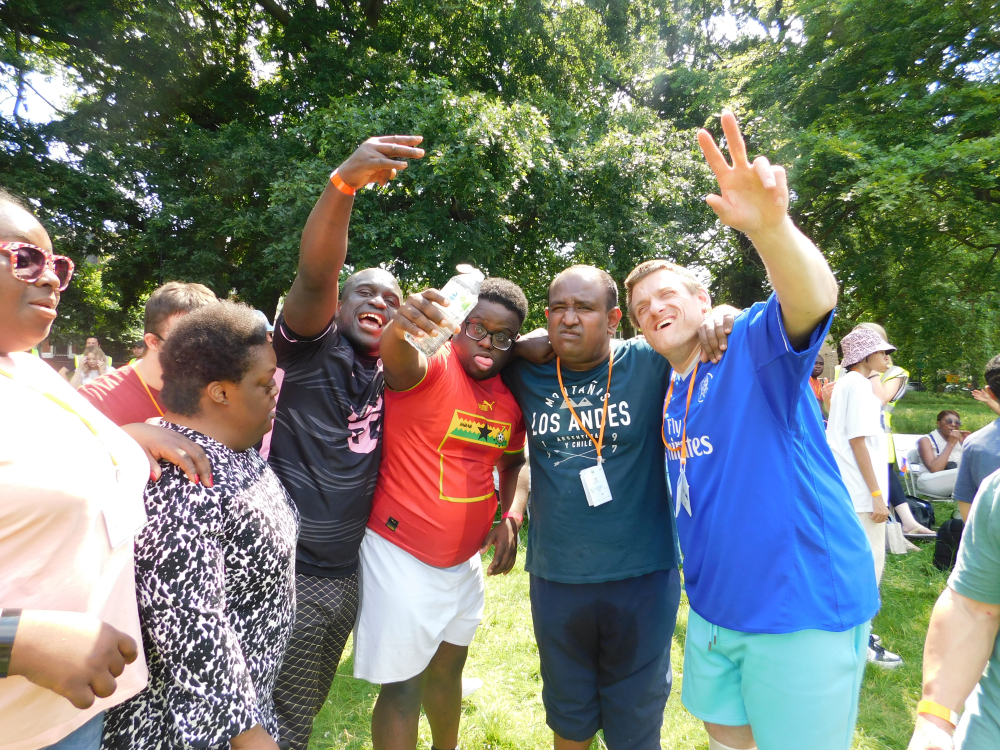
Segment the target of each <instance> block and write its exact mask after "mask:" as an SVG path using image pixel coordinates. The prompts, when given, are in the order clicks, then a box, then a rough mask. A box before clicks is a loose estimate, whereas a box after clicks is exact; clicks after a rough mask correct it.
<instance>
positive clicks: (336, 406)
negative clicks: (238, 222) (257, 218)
mask: <svg viewBox="0 0 1000 750" xmlns="http://www.w3.org/2000/svg"><path fill="white" fill-rule="evenodd" d="M421 140H422V139H421V137H420V136H386V137H381V138H371V139H369V140H367V141H366V142H365V143H363V144H362V145H361V146H359V147H358V149H357V150H356V151H355V152H354V153H353V154H351V156H350V157H349V158H348V159H347V160H346V161H345V162H344V163H343V164H341V165H340V167H339V168H338V169H337V170H336V171H335V172H334V173H333V174H332V175H331V176H330V182H329V184H327V186H326V190H325V191H324V192H323V195H322V196H320V199H319V200H318V201H317V203H316V205H315V206H314V207H313V210H312V213H311V214H310V215H309V220H308V222H307V223H306V226H305V229H304V230H303V232H302V241H301V245H300V249H299V267H298V273H297V274H296V276H295V281H294V282H293V283H292V288H291V290H290V291H289V292H288V296H287V297H286V299H285V306H284V309H283V311H282V314H281V316H280V317H279V318H278V320H277V321H276V324H275V331H274V351H275V353H276V354H277V357H278V367H280V368H282V369H283V370H284V382H283V383H282V386H281V395H280V397H279V398H278V407H277V416H276V418H275V420H274V432H273V437H272V439H271V453H270V456H269V458H268V461H269V463H270V464H271V467H272V468H273V469H274V471H275V473H276V474H277V475H278V477H279V478H280V479H281V481H282V483H283V484H284V485H285V488H286V489H287V490H288V493H289V495H291V497H292V499H293V500H294V501H295V504H296V506H297V507H298V510H299V514H300V516H301V526H300V531H299V542H298V549H297V551H296V557H295V573H296V575H295V585H296V603H297V611H296V618H295V631H294V633H293V635H292V639H291V641H290V643H289V645H288V649H287V651H286V653H285V659H284V663H283V665H282V667H281V673H280V675H279V677H278V681H277V684H276V685H275V688H274V702H275V708H276V710H277V713H278V722H279V725H280V731H281V739H282V740H286V741H289V742H290V743H291V747H292V748H293V750H305V749H306V747H307V746H308V744H309V735H310V732H311V731H312V723H313V719H314V718H315V716H316V714H317V713H318V712H319V710H320V708H322V706H323V703H324V701H325V700H326V696H327V694H328V693H329V692H330V686H331V685H332V683H333V678H334V676H335V675H336V673H337V665H338V664H339V663H340V657H341V654H342V653H343V650H344V645H345V644H346V642H347V637H348V635H350V632H351V629H352V628H353V627H354V620H355V618H356V615H357V609H358V573H357V567H358V550H359V549H360V546H361V540H362V538H364V533H365V526H366V524H367V523H368V516H369V513H370V512H371V507H372V495H373V493H374V491H375V482H376V480H377V479H378V467H379V459H380V457H381V449H382V390H383V382H382V362H381V361H380V360H379V358H378V357H379V340H380V338H381V335H382V329H383V327H384V326H385V324H386V323H388V322H389V321H390V320H392V318H393V316H394V315H395V313H396V310H397V309H398V307H399V304H400V301H401V299H402V293H401V292H400V289H399V284H398V283H397V282H396V280H395V279H394V278H393V276H392V275H391V274H389V273H388V272H386V271H384V270H381V269H378V268H368V269H365V270H363V271H358V272H357V273H355V274H354V275H352V276H351V277H350V278H348V279H347V281H346V282H345V283H344V288H343V291H342V292H341V295H340V299H339V300H338V294H337V292H338V284H339V278H340V270H341V268H342V266H343V265H344V258H345V256H346V254H347V229H348V224H349V223H350V216H351V208H352V207H353V205H354V192H355V190H357V189H359V188H361V187H363V186H364V185H367V184H369V183H373V182H377V183H379V184H382V185H384V184H385V183H386V182H387V181H389V180H391V179H392V178H393V177H395V176H396V171H397V170H401V169H405V168H406V165H407V162H406V161H404V160H405V159H419V158H420V157H422V156H423V154H424V152H423V149H420V148H416V146H417V144H418V143H420V141H421Z"/></svg>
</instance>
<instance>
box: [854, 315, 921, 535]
mask: <svg viewBox="0 0 1000 750" xmlns="http://www.w3.org/2000/svg"><path fill="white" fill-rule="evenodd" d="M859 328H861V329H868V330H869V331H875V333H877V334H878V335H879V336H881V337H882V340H883V341H888V340H889V337H888V336H887V335H886V333H885V328H883V327H882V326H880V325H879V324H878V323H858V325H856V326H855V330H857V329H859ZM886 356H887V359H886V363H887V367H886V370H885V372H882V373H878V372H873V373H871V374H870V375H869V376H868V380H869V382H871V385H872V391H873V392H874V393H875V395H876V396H877V397H878V399H879V401H881V402H882V421H883V422H884V424H885V434H886V448H887V450H888V457H889V494H888V500H889V506H890V507H891V508H892V509H893V511H894V512H895V513H896V516H897V517H898V519H899V522H900V523H901V524H902V526H903V533H905V534H908V535H910V536H911V537H913V538H917V537H921V538H924V539H933V538H934V536H935V534H934V532H933V531H931V530H930V529H928V528H927V527H926V526H922V525H921V524H919V523H917V519H916V518H914V517H913V511H912V510H911V509H910V504H909V503H908V502H907V501H906V490H905V489H903V483H902V481H900V478H899V466H898V465H897V460H896V443H895V441H894V440H893V439H892V413H893V411H895V408H896V403H897V402H898V401H899V400H900V399H901V398H902V397H903V396H905V395H906V386H907V384H908V383H909V382H910V373H908V372H907V371H906V370H904V369H903V368H902V367H899V366H898V365H895V364H893V361H892V356H891V355H886ZM907 544H909V542H908V543H907ZM909 547H910V549H913V550H916V549H918V547H916V546H915V545H912V544H910V545H909Z"/></svg>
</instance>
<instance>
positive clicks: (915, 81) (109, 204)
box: [0, 0, 1000, 376]
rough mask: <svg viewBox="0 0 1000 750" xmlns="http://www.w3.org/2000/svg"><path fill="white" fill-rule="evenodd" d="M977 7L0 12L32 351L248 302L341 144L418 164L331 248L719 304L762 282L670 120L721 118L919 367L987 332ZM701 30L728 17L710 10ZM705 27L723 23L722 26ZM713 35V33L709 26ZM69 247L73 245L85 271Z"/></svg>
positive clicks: (356, 263)
mask: <svg viewBox="0 0 1000 750" xmlns="http://www.w3.org/2000/svg"><path fill="white" fill-rule="evenodd" d="M997 6H998V2H997V0H988V1H987V2H978V1H976V2H973V1H971V0H954V1H952V2H947V3H941V2H938V1H937V0H878V1H877V2H876V0H669V1H668V0H631V1H630V0H577V1H574V2H563V1H561V0H461V1H460V0H445V2H444V3H437V4H435V6H434V7H433V8H429V7H427V6H426V5H424V4H420V3H417V2H415V1H414V0H393V2H384V0H342V1H341V2H337V3H326V2H316V1H315V0H262V1H261V2H258V3H242V2H233V0H145V1H143V2H137V3H122V2H120V1H119V0H113V2H110V3H107V2H105V3H97V2H93V0H23V1H22V2H18V3H16V4H15V3H10V2H8V3H3V4H0V38H2V40H3V43H2V45H0V67H2V70H3V71H4V77H3V79H2V82H3V83H4V84H5V85H6V86H7V88H8V89H9V91H10V94H11V96H12V97H15V99H16V101H17V102H20V101H23V98H24V95H25V93H26V90H27V89H26V85H27V84H26V83H25V73H26V72H29V71H39V72H42V73H46V72H53V71H64V72H65V73H66V75H68V76H69V77H70V78H71V80H72V81H74V82H75V83H76V84H77V86H78V89H79V94H78V96H77V98H76V99H75V100H73V101H71V102H69V103H68V104H67V105H66V109H67V111H66V112H64V113H62V114H60V115H59V116H58V117H57V118H56V119H55V120H53V121H52V122H49V123H46V124H35V123H32V122H29V121H28V120H26V119H24V118H23V117H22V116H21V115H22V114H23V112H19V111H18V108H17V107H16V106H15V108H14V109H15V112H14V116H13V117H10V118H7V119H2V120H0V183H2V184H4V185H5V186H7V187H8V188H10V189H12V190H14V191H15V192H18V193H21V194H24V195H26V196H28V197H29V198H30V199H32V201H33V202H34V204H35V206H36V209H37V211H38V213H39V215H40V216H41V217H42V218H43V219H44V220H45V221H46V222H47V224H48V225H49V226H50V228H51V229H52V231H53V234H54V235H55V238H56V241H57V243H58V245H59V247H60V248H61V250H62V251H64V252H67V253H68V254H70V255H72V256H73V257H74V258H75V259H76V260H77V261H78V265H80V267H81V269H82V270H83V273H82V275H81V282H80V283H77V284H74V286H73V287H71V290H70V291H69V292H67V295H66V298H65V302H64V304H63V307H62V309H61V317H60V320H59V321H58V324H57V326H56V329H55V335H56V336H57V337H60V336H61V337H77V336H79V335H81V334H83V333H90V332H97V333H99V334H100V335H101V336H102V338H103V339H105V340H107V339H111V340H118V341H120V342H124V341H125V339H126V338H128V337H129V335H130V332H131V328H132V327H133V326H134V324H135V321H136V320H137V311H138V309H139V307H140V305H141V302H142V300H143V298H144V295H145V294H147V293H148V292H149V291H150V290H151V289H152V288H153V287H155V286H156V285H157V284H159V283H160V282H161V281H165V280H167V279H189V280H199V281H203V282H205V283H207V284H209V285H210V286H211V287H212V288H213V289H214V290H215V291H216V292H217V293H219V294H221V295H236V296H238V297H239V298H241V299H244V300H246V301H248V302H249V303H251V304H253V305H255V306H257V307H260V308H261V309H264V310H265V311H266V312H268V314H271V313H272V312H273V310H274V309H275V306H276V305H277V303H278V300H279V298H280V296H281V295H282V294H283V293H284V291H285V290H286V289H287V288H288V285H289V283H290V281H291V279H292V277H293V275H294V269H295V263H296V256H297V246H298V237H299V233H300V231H301V228H302V225H303V224H304V222H305V218H306V216H307V215H308V212H309V209H310V207H311V205H312V202H313V201H314V200H315V197H316V196H317V195H318V193H319V191H320V190H322V188H323V185H324V184H325V180H326V176H327V175H328V174H329V172H330V171H331V170H332V169H333V168H334V167H335V166H336V165H337V164H338V163H339V162H340V160H342V159H343V158H344V157H346V156H347V154H348V153H350V151H351V150H352V149H353V148H354V147H355V146H356V145H357V144H358V143H359V142H360V141H362V140H363V139H364V138H367V137H369V136H371V135H374V134H378V133H389V132H393V131H395V132H414V131H415V132H420V133H421V134H423V135H424V136H425V146H426V147H427V149H428V156H427V158H426V159H425V160H423V161H422V162H419V163H414V164H413V165H411V167H410V168H409V169H408V170H406V171H405V172H403V173H402V174H401V176H400V179H399V180H398V181H397V182H395V183H393V184H392V185H390V186H388V187H387V188H385V189H369V190H366V191H362V193H360V194H359V198H358V200H357V202H356V211H355V216H354V218H353V227H352V234H351V249H350V251H349V256H348V263H349V264H351V266H353V267H360V266H366V265H376V264H378V265H385V266H386V267H388V268H391V269H392V270H393V272H394V273H396V274H397V275H398V276H399V278H400V280H401V281H402V282H403V284H404V286H409V287H416V286H419V285H422V284H424V283H433V284H440V283H442V282H443V280H444V279H445V278H447V277H448V276H449V275H451V273H452V269H453V267H454V265H455V263H456V262H460V261H470V262H474V263H476V264H477V265H479V266H481V267H483V268H484V269H486V270H488V271H490V272H491V273H495V274H503V275H507V276H509V277H511V278H513V279H515V280H516V281H518V282H519V283H521V284H522V286H524V288H525V289H526V291H527V292H528V296H529V299H530V300H531V301H532V303H533V312H532V315H533V317H532V319H531V321H530V322H531V323H535V324H537V323H538V322H540V320H541V317H540V308H541V306H542V303H543V301H544V297H545V289H546V285H547V281H548V279H549V278H550V276H551V274H552V273H553V272H554V271H556V270H558V269H559V268H562V267H564V266H565V265H567V264H569V263H571V262H578V261H579V262H593V263H597V264H599V265H602V266H604V267H606V268H608V269H609V270H610V271H611V272H612V274H613V275H614V276H615V278H617V279H618V280H619V281H621V280H622V279H623V278H624V276H625V275H626V274H627V273H628V271H629V269H630V268H631V267H632V266H633V265H634V264H635V263H636V262H638V261H639V260H642V259H644V258H648V257H651V256H653V255H667V256H669V257H672V258H675V259H676V260H679V261H680V262H683V263H690V264H693V265H695V266H698V267H700V268H701V269H703V271H704V272H705V274H706V276H707V277H710V280H711V289H712V292H713V295H714V296H715V298H716V299H717V300H718V301H728V302H731V303H734V304H737V305H740V306H744V305H747V304H749V303H750V302H753V301H754V300H757V299H760V298H761V297H762V296H763V295H764V294H765V293H766V291H767V280H766V276H765V273H764V269H763V267H762V265H761V263H760V261H759V258H758V257H757V255H756V253H755V252H754V251H753V249H752V247H751V246H750V245H749V244H748V243H747V242H746V239H745V238H743V237H739V236H737V235H736V234H735V233H733V232H730V231H729V230H725V229H723V228H721V227H720V226H719V225H718V223H717V222H716V220H715V217H714V215H713V214H712V213H711V212H710V211H709V210H708V209H707V208H706V207H705V206H704V204H703V202H702V201H701V196H703V195H704V193H705V192H707V191H709V190H710V189H711V181H710V180H709V179H708V178H709V175H708V173H707V171H706V169H705V167H704V165H703V164H702V163H701V159H700V156H699V155H698V154H697V152H696V151H695V149H696V146H695V140H694V130H695V129H696V128H697V127H700V126H703V125H708V126H711V125H712V124H713V123H714V122H715V119H714V118H715V113H717V112H718V111H720V110H721V108H722V107H723V106H727V105H728V106H733V107H734V108H736V109H737V111H738V113H739V114H740V116H741V119H742V120H743V122H744V125H745V130H746V132H747V138H748V143H749V144H750V147H751V150H752V151H753V150H756V151H757V152H758V153H764V154H767V155H768V156H769V157H770V158H771V159H772V161H776V162H779V163H783V164H786V165H788V167H789V173H790V180H791V185H792V187H793V189H794V192H795V201H794V203H793V211H794V212H795V216H796V219H797V221H798V222H799V223H800V225H802V226H803V227H804V229H805V230H806V231H807V233H809V234H810V236H812V237H813V238H815V239H816V241H817V242H818V244H820V246H821V248H822V249H823V250H824V251H825V252H826V253H827V255H828V257H829V258H830V259H831V262H832V264H833V266H834V269H835V271H836V272H837V274H838V276H839V278H840V281H841V284H842V289H843V294H842V298H841V308H840V315H839V316H838V319H837V323H836V332H837V333H843V332H844V331H845V330H846V329H847V328H849V327H850V326H851V325H852V324H853V323H854V322H856V321H857V320H861V319H876V320H879V321H881V322H883V323H885V324H886V325H887V327H888V329H889V332H890V334H891V337H892V338H893V339H894V340H895V343H897V344H898V345H899V346H900V354H899V358H900V360H901V361H902V362H903V363H904V364H906V365H908V366H909V367H910V369H918V368H919V369H920V370H921V371H922V372H924V373H925V374H926V375H928V376H930V375H932V374H933V373H934V372H936V371H937V370H938V369H950V370H961V369H965V370H967V371H969V372H972V373H975V372H978V371H981V367H982V365H983V363H984V362H985V360H986V359H987V358H988V357H989V356H991V355H992V354H993V353H994V352H995V351H997V349H998V348H1000V334H998V328H1000V313H998V309H1000V299H998V297H997V286H998V284H997V282H998V281H1000V278H998V276H997V270H996V256H997V253H998V251H1000V236H998V226H997V221H998V210H997V206H998V201H1000V192H998V185H997V179H998V166H997V160H996V156H995V155H996V152H997V145H998V142H997V139H998V138H1000V133H998V123H1000V120H998V114H1000V112H998V95H997V91H998V89H997V76H998V70H1000V48H998V41H1000V29H998V26H997V23H996V20H995V19H996V18H997V17H1000V14H998V7H997ZM727 23H728V24H729V25H728V26H726V24H727ZM724 27H725V28H728V29H729V31H728V32H724ZM734 30H735V31H734ZM88 259H89V260H88Z"/></svg>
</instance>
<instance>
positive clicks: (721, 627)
mask: <svg viewBox="0 0 1000 750" xmlns="http://www.w3.org/2000/svg"><path fill="white" fill-rule="evenodd" d="M722 125H723V129H724V131H725V134H726V141H727V143H728V144H729V150H730V154H731V156H732V160H733V165H732V166H730V165H729V164H728V163H727V162H726V160H725V158H724V157H723V155H722V154H721V152H720V151H719V149H718V147H717V146H716V144H715V141H714V140H713V139H712V136H711V135H710V134H709V133H708V132H707V131H705V130H702V131H701V132H700V133H699V136H698V137H699V141H700V143H701V146H702V150H703V151H704V153H705V157H706V159H707V160H708V163H709V166H710V167H711V168H712V170H713V171H714V172H715V174H716V177H717V178H718V181H719V185H720V187H721V193H722V195H721V197H720V196H717V195H712V196H709V197H708V198H707V201H708V203H709V205H710V206H711V207H712V208H713V209H714V210H715V211H716V213H717V214H718V215H719V218H720V219H721V220H722V221H723V223H725V224H727V225H729V226H731V227H733V228H735V229H737V230H739V231H742V232H744V233H745V234H746V235H747V236H748V237H749V238H750V239H751V241H753V243H754V246H755V247H756V249H757V252H758V253H759V254H760V256H761V259H762V260H763V262H764V264H765V266H766V267H767V271H768V276H769V278H770V281H771V284H772V286H773V287H774V290H775V293H774V294H772V295H771V298H770V299H769V300H768V301H767V302H766V303H758V304H755V305H754V306H752V307H751V308H750V309H748V310H746V311H744V312H743V313H742V314H741V315H740V316H739V317H738V318H737V319H736V321H735V323H734V325H733V331H732V334H731V335H730V337H729V340H728V345H727V349H726V354H725V356H724V357H722V358H721V360H719V361H718V362H712V361H710V362H706V363H700V362H699V348H700V347H699V343H698V337H697V329H698V327H699V326H700V325H701V324H702V322H703V320H704V318H705V316H706V314H707V313H708V311H709V309H710V307H711V301H710V299H709V296H708V293H707V292H706V290H705V288H704V287H703V286H702V285H701V284H700V283H699V282H698V281H697V279H696V278H695V277H694V276H693V275H692V274H691V273H690V272H689V271H688V270H687V269H685V268H682V267H679V266H675V265H673V264H671V263H668V262H666V261H647V262H645V263H643V264H641V265H639V266H638V267H637V268H636V269H635V270H634V271H633V272H632V273H631V274H630V275H629V278H628V279H627V280H626V288H627V290H628V307H629V313H630V315H631V316H632V319H633V321H634V322H635V323H636V324H637V326H638V327H640V328H641V329H642V331H643V333H644V335H645V337H646V339H647V340H648V341H649V343H650V345H652V347H653V348H654V349H656V351H658V352H659V353H660V354H662V355H663V356H664V357H666V359H667V360H668V361H669V363H670V366H671V368H672V370H673V373H672V375H671V384H670V387H669V389H668V392H667V396H666V403H665V409H664V412H663V440H664V443H666V450H665V451H664V455H665V456H666V462H667V468H668V473H669V482H670V487H671V489H672V495H673V501H674V504H675V507H674V512H675V513H676V514H677V530H678V535H679V537H680V542H681V549H682V550H683V552H684V577H685V587H686V590H687V594H688V599H689V600H690V603H691V613H690V616H689V619H688V629H687V638H686V647H685V657H684V687H683V690H682V695H681V700H682V701H683V703H684V705H685V706H686V707H687V709H688V710H689V711H691V713H693V714H694V715H695V716H697V717H698V718H700V719H702V720H703V721H704V722H705V727H706V729H707V731H708V733H709V736H710V738H711V740H710V744H709V746H710V748H712V749H713V750H716V749H724V748H738V749H740V750H742V749H744V748H752V747H754V745H755V742H759V743H760V746H761V747H763V748H766V749H767V750H785V749H786V748H787V750H792V749H793V748H794V749H795V750H800V749H801V748H809V749H810V750H847V748H849V747H850V746H851V741H852V737H853V733H854V723H855V720H856V718H857V702H858V693H859V691H860V687H861V680H862V675H863V674H864V667H865V662H866V657H867V646H868V636H869V630H870V620H871V618H872V617H873V616H874V615H875V613H876V612H877V610H878V607H879V600H878V591H877V587H876V583H875V573H874V564H873V558H872V552H871V548H870V547H869V545H868V540H867V538H866V536H865V533H864V531H863V530H862V528H861V525H860V524H859V522H858V519H857V517H856V514H855V512H854V509H853V507H852V505H851V501H850V498H849V496H848V493H847V490H846V488H845V487H844V484H843V482H842V480H841V478H840V474H839V472H838V470H837V465H836V463H835V461H834V459H833V456H832V454H831V452H830V449H829V447H828V446H827V443H826V439H825V436H824V432H823V423H822V420H821V418H820V414H819V410H818V409H817V408H816V404H815V401H816V399H815V396H814V395H813V393H812V391H811V389H810V388H809V383H808V381H809V375H810V371H811V370H812V366H813V361H814V359H815V357H816V353H817V352H818V351H819V348H820V346H821V345H822V343H823V339H824V337H825V336H826V332H827V330H828V328H829V326H830V321H831V319H832V315H833V312H832V311H833V308H834V305H835V304H836V301H837V283H836V281H835V279H834V277H833V274H832V273H831V272H830V269H829V266H828V265H827V263H826V260H825V259H824V258H823V256H822V255H821V254H820V252H819V251H818V250H817V249H816V247H815V246H814V245H813V244H812V242H810V241H809V240H808V239H807V238H806V237H805V236H804V235H803V234H802V233H801V232H799V230H798V229H796V228H795V226H794V225H793V224H792V222H791V219H790V218H789V217H788V214H787V208H788V187H787V184H786V179H785V173H784V170H783V169H782V168H781V167H772V166H771V165H770V164H769V163H768V162H767V160H766V159H765V158H764V157H758V158H757V160H756V161H755V162H754V163H753V164H750V163H749V162H748V161H747V156H746V147H745V145H744V143H743V139H742V136H741V134H740V131H739V127H738V125H737V123H736V118H735V117H734V116H733V115H732V113H730V112H726V113H724V114H723V116H722ZM761 519H766V522H765V523H761Z"/></svg>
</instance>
